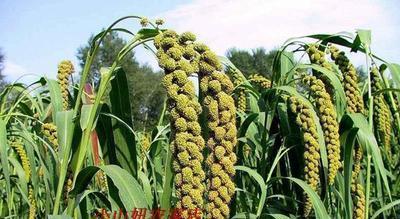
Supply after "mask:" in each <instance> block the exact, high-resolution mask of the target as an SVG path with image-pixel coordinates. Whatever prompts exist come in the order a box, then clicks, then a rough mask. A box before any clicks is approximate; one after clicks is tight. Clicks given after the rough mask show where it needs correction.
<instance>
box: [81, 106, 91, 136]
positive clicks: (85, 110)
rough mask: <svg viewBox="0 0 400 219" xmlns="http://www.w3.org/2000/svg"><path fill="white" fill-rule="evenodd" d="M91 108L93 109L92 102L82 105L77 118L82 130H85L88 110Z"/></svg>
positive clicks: (87, 121) (88, 114)
mask: <svg viewBox="0 0 400 219" xmlns="http://www.w3.org/2000/svg"><path fill="white" fill-rule="evenodd" d="M92 109H93V104H84V105H82V109H81V117H80V120H79V122H80V125H81V129H82V130H85V129H86V128H87V126H88V123H89V116H90V112H91V111H92Z"/></svg>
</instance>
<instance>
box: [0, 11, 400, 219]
mask: <svg viewBox="0 0 400 219" xmlns="http://www.w3.org/2000/svg"><path fill="white" fill-rule="evenodd" d="M132 21H135V23H134V24H136V26H134V25H133V27H137V30H132V29H125V28H121V27H120V24H121V22H132ZM163 23H164V22H163V21H162V20H156V21H154V22H153V21H151V20H149V19H147V18H143V17H139V16H126V17H123V18H120V19H118V20H117V21H115V22H114V23H112V24H111V25H110V26H109V27H108V28H106V29H104V30H103V31H101V32H100V33H98V34H97V35H95V36H94V37H93V41H92V43H91V49H90V50H89V51H88V53H87V55H86V59H85V65H84V67H83V69H82V71H81V72H80V73H79V74H78V73H75V71H74V66H73V65H72V63H71V62H70V61H66V60H64V61H61V62H60V64H59V66H58V69H57V70H55V72H57V79H56V80H54V79H51V78H47V77H43V78H39V79H38V80H37V81H36V82H34V83H32V84H29V85H24V84H22V83H14V84H10V85H8V86H6V87H5V89H4V90H3V91H2V92H1V93H0V100H1V104H0V160H1V165H0V189H1V190H0V191H1V197H0V217H2V218H3V217H4V218H46V217H49V218H91V217H103V218H107V217H108V218H112V217H117V216H115V215H119V216H118V217H122V215H123V214H124V215H125V216H126V215H129V216H131V215H132V214H134V213H135V212H136V213H138V209H142V210H143V209H148V211H147V215H148V218H149V217H150V214H151V213H154V212H156V211H155V210H156V209H161V210H162V212H163V213H162V214H160V215H158V217H159V218H161V217H163V218H168V217H169V216H171V215H175V214H176V213H179V215H180V217H181V218H194V217H197V218H215V219H219V218H394V217H395V216H396V215H398V214H400V209H399V207H398V205H399V204H400V200H399V195H400V177H399V170H400V168H399V166H400V162H399V155H398V154H399V153H398V152H399V136H398V134H399V133H400V130H399V129H400V117H399V104H398V103H399V101H400V99H399V95H398V94H397V92H399V91H400V90H399V88H400V77H399V75H400V65H398V64H393V63H390V62H387V61H385V60H384V59H382V58H380V57H379V56H378V54H374V53H373V52H372V50H371V45H370V42H371V32H370V31H367V30H358V31H357V32H356V33H355V34H354V35H353V34H349V33H341V34H316V35H309V36H304V37H298V38H292V39H290V40H288V41H286V42H285V43H284V44H283V45H282V46H281V47H280V48H279V49H278V52H277V53H276V55H275V57H274V61H273V67H272V72H270V74H268V75H271V77H270V78H266V77H264V76H261V75H260V74H257V73H254V74H252V75H251V76H249V77H248V78H246V77H245V76H244V75H249V74H248V73H247V72H246V74H243V73H242V72H241V71H240V70H239V69H238V68H236V67H235V65H234V64H233V63H232V62H230V61H229V60H228V59H226V58H224V57H220V56H217V55H216V54H215V53H214V52H213V51H212V48H209V47H208V46H207V45H205V44H203V43H201V39H197V38H196V35H195V34H193V33H191V32H183V33H177V32H176V31H174V30H171V29H164V27H163V26H162V25H163ZM111 32H117V33H119V34H124V35H125V36H126V38H127V39H128V40H127V41H126V44H125V46H124V47H123V48H122V49H121V50H120V51H119V52H118V55H117V56H116V57H113V58H114V62H113V64H112V65H111V66H104V67H103V68H101V70H100V79H99V83H98V84H96V86H94V85H92V84H90V83H88V80H89V78H90V77H89V76H90V75H89V74H90V72H91V71H90V69H91V67H92V64H93V61H94V59H95V57H96V56H97V54H98V52H99V48H100V46H101V44H102V42H103V39H104V38H105V37H106V36H107V35H108V34H110V33H111ZM139 46H143V47H145V48H146V49H147V51H148V52H149V53H151V54H153V55H154V58H155V59H156V60H157V62H158V65H159V66H160V68H161V69H162V71H163V80H162V84H160V85H159V86H163V87H164V88H165V92H166V94H167V99H166V101H165V103H164V108H163V111H162V113H161V115H160V117H159V121H158V124H157V126H156V127H154V128H153V129H151V130H141V131H134V130H135V129H134V127H133V122H132V113H131V104H136V103H135V100H132V101H131V102H130V101H127V97H128V96H129V90H128V89H127V86H128V83H127V77H126V73H125V72H124V69H122V68H121V67H120V66H121V63H122V62H123V60H124V57H126V55H127V54H130V53H131V52H132V51H133V50H134V49H136V48H137V47H139ZM353 53H361V54H363V55H364V57H365V68H366V69H367V71H368V74H367V76H368V77H367V79H366V80H365V81H362V82H361V79H360V77H359V74H358V73H357V71H356V68H355V67H354V64H352V63H351V61H350V57H351V56H352V54H353ZM378 66H379V67H378ZM54 67H56V66H54ZM71 78H79V80H74V81H78V83H73V80H71ZM151 210H153V211H151ZM114 212H115V214H114ZM140 212H142V213H143V211H140Z"/></svg>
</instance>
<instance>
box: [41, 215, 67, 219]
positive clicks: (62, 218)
mask: <svg viewBox="0 0 400 219" xmlns="http://www.w3.org/2000/svg"><path fill="white" fill-rule="evenodd" d="M47 218H48V219H72V217H71V216H68V215H48V216H47Z"/></svg>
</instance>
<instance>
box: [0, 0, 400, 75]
mask: <svg viewBox="0 0 400 219" xmlns="http://www.w3.org/2000/svg"><path fill="white" fill-rule="evenodd" d="M360 2H362V3H360ZM398 11H400V3H398V1H397V0H384V1H383V0H381V1H379V0H364V1H357V0H347V1H332V0H299V1H291V0H192V1H179V0H173V1H168V0H159V1H155V0H147V1H138V0H136V1H128V0H118V1H117V0H116V1H105V0H96V1H94V0H85V1H82V0H81V1H78V0H68V1H51V0H35V1H23V0H1V1H0V27H1V33H0V48H2V51H3V52H4V53H5V55H6V68H5V70H4V73H5V75H6V76H7V79H8V80H10V81H13V80H15V79H16V78H18V77H20V76H21V75H24V74H35V75H47V76H49V77H54V76H55V72H56V67H57V64H58V62H59V61H60V60H63V59H71V60H72V61H73V62H74V63H75V64H76V65H77V64H78V63H77V60H76V52H77V49H78V48H79V47H80V46H82V45H84V44H85V43H86V42H87V39H88V38H89V36H90V35H91V34H93V33H97V32H98V31H100V30H101V29H102V28H103V27H105V26H107V25H109V24H110V23H112V22H113V21H114V20H116V19H117V18H119V17H122V16H125V15H143V16H147V17H150V18H159V17H161V18H165V20H166V25H165V27H167V28H173V29H176V30H178V31H187V30H190V31H192V32H194V33H196V34H197V35H198V38H199V39H200V40H201V41H203V42H205V43H207V44H208V45H210V46H211V48H213V49H214V50H215V51H216V52H217V53H219V54H220V55H223V54H224V53H225V51H226V50H227V49H228V48H231V47H234V46H236V47H238V48H255V47H259V46H264V47H266V48H267V49H272V48H274V47H276V46H279V45H281V44H282V43H283V42H284V41H285V40H286V39H288V38H290V37H294V36H301V35H306V34H312V33H321V32H322V33H336V32H341V31H349V32H354V31H355V30H356V29H357V28H366V29H372V32H373V41H372V42H373V46H372V49H373V51H374V52H375V53H376V54H378V55H380V56H382V57H385V58H386V59H387V60H389V61H391V62H397V63H400V44H398V43H396V40H398V39H400V14H399V13H398ZM125 27H129V28H131V29H133V30H135V28H138V26H137V25H134V24H125ZM391 42H394V43H393V45H392V44H391ZM136 54H137V58H138V59H139V61H141V62H148V63H149V64H151V65H152V66H155V65H156V64H155V61H154V58H152V57H151V56H150V55H149V54H147V53H145V52H144V51H143V50H139V51H137V53H136ZM354 56H355V58H356V60H362V58H360V57H359V55H354ZM357 56H358V57H357ZM77 68H78V66H77ZM78 69H79V68H78ZM24 81H29V80H28V79H26V78H25V79H24Z"/></svg>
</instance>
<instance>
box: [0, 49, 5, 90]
mask: <svg viewBox="0 0 400 219" xmlns="http://www.w3.org/2000/svg"><path fill="white" fill-rule="evenodd" d="M3 69H4V55H3V52H2V51H1V50H0V91H2V90H3V88H4V86H5V84H6V81H5V79H4V75H3Z"/></svg>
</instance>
